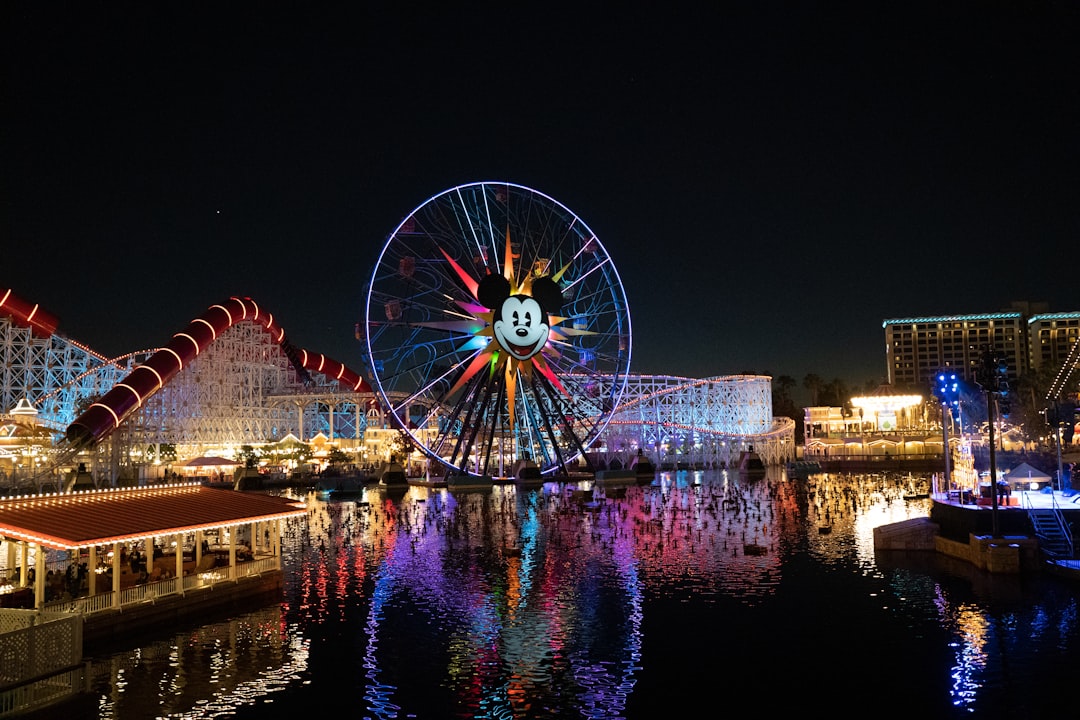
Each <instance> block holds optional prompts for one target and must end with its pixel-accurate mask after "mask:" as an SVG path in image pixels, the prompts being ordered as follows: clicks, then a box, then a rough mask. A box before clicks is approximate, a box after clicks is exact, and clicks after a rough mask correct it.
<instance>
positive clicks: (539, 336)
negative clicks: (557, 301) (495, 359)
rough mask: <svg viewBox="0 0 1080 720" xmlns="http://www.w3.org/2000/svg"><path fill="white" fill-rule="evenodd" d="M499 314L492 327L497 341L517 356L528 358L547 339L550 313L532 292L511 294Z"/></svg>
mask: <svg viewBox="0 0 1080 720" xmlns="http://www.w3.org/2000/svg"><path fill="white" fill-rule="evenodd" d="M496 317H497V318H498V319H497V320H495V322H494V323H493V327H492V329H493V330H494V335H495V340H496V341H497V342H498V343H499V345H500V346H502V348H503V349H504V350H506V352H508V353H510V356H511V357H513V358H516V359H518V360H528V359H529V358H531V357H532V356H533V355H535V354H536V353H538V352H540V350H541V349H542V348H543V347H544V343H546V342H547V339H548V330H549V327H548V323H547V314H546V313H544V310H543V308H541V307H540V303H538V302H537V301H536V300H535V299H533V298H531V297H529V296H528V295H511V296H510V297H508V298H506V299H505V300H503V301H502V306H501V307H500V308H499V310H498V314H497V316H496Z"/></svg>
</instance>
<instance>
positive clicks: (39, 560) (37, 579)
mask: <svg viewBox="0 0 1080 720" xmlns="http://www.w3.org/2000/svg"><path fill="white" fill-rule="evenodd" d="M34 566H35V569H34V607H36V608H37V609H38V610H40V609H41V607H42V605H44V604H45V548H43V547H41V546H40V545H38V546H37V552H36V553H35V555H34Z"/></svg>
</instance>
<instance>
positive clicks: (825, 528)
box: [817, 525, 832, 535]
mask: <svg viewBox="0 0 1080 720" xmlns="http://www.w3.org/2000/svg"><path fill="white" fill-rule="evenodd" d="M817 531H818V535H828V534H829V533H831V532H832V525H818V529H817Z"/></svg>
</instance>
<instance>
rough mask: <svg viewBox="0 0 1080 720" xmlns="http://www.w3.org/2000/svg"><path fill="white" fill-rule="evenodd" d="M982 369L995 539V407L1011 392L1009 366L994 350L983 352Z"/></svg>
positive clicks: (995, 533)
mask: <svg viewBox="0 0 1080 720" xmlns="http://www.w3.org/2000/svg"><path fill="white" fill-rule="evenodd" d="M982 361H983V362H982V367H981V368H980V372H979V384H980V385H981V386H982V388H983V391H984V392H985V393H986V425H987V432H988V433H989V437H988V438H987V440H988V441H989V442H988V445H989V448H990V509H991V516H992V524H993V533H994V537H998V536H999V532H998V493H997V465H996V459H995V457H994V406H995V396H1000V397H1004V396H1005V395H1006V393H1008V391H1009V384H1008V375H1007V371H1008V366H1007V365H1006V361H1005V358H1004V356H1002V355H1001V354H999V353H998V352H997V351H995V350H993V349H992V348H987V349H986V350H984V351H983V355H982Z"/></svg>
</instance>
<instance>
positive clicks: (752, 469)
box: [739, 450, 765, 475]
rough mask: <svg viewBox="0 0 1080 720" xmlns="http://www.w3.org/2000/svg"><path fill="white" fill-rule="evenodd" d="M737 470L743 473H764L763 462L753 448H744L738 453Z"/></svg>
mask: <svg viewBox="0 0 1080 720" xmlns="http://www.w3.org/2000/svg"><path fill="white" fill-rule="evenodd" d="M739 472H740V473H742V474H743V475H764V474H765V463H764V462H762V460H761V456H760V455H758V454H757V453H756V452H754V451H753V450H745V451H743V453H742V454H741V455H739Z"/></svg>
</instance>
